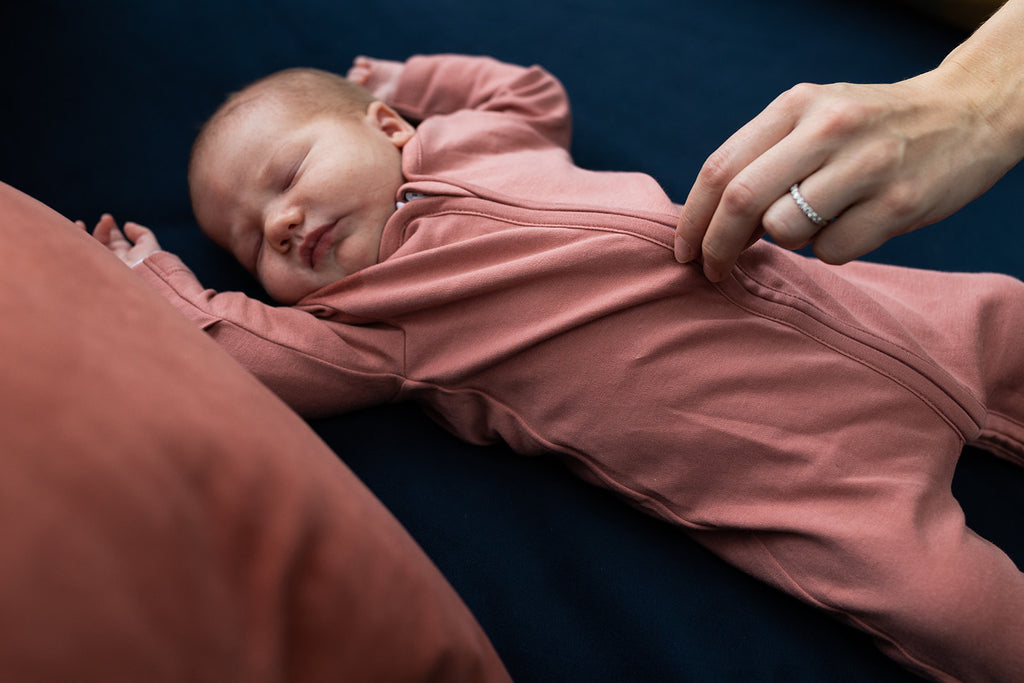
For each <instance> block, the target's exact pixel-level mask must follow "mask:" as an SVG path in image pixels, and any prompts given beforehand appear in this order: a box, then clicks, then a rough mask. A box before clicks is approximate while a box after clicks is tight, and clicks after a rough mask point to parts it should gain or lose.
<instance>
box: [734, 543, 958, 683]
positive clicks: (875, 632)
mask: <svg viewBox="0 0 1024 683" xmlns="http://www.w3.org/2000/svg"><path fill="white" fill-rule="evenodd" d="M747 533H749V534H750V536H751V537H753V539H754V541H755V542H756V543H757V544H758V545H759V546H760V547H761V549H762V550H764V552H765V554H766V555H767V556H768V557H769V558H770V560H771V562H772V564H773V565H775V567H776V568H777V569H778V570H779V571H780V572H781V573H782V575H783V576H785V577H786V580H787V581H789V583H790V585H792V586H793V588H794V589H796V591H797V592H799V593H800V595H802V596H803V598H802V599H804V600H806V601H807V602H808V603H810V604H812V605H814V606H816V607H818V608H819V609H822V610H825V611H826V612H833V613H835V614H841V615H843V616H844V617H846V618H847V619H849V620H850V621H851V622H853V623H854V624H855V625H856V627H857V628H859V629H861V630H862V631H864V632H866V633H868V634H871V635H874V636H875V637H878V638H882V639H884V640H885V641H886V642H887V643H888V644H889V645H890V646H891V647H892V648H893V649H895V650H898V651H899V652H900V653H902V654H903V656H904V657H906V658H907V659H908V660H910V661H912V662H915V663H916V664H917V665H918V666H920V667H921V668H922V669H924V670H926V671H929V672H938V673H941V674H943V675H948V674H947V673H946V672H945V671H943V670H942V669H938V668H936V667H934V666H932V665H931V664H928V663H926V662H924V661H922V660H921V659H920V658H919V657H917V656H914V655H912V654H911V653H910V652H908V651H907V649H906V648H904V647H903V646H902V645H900V644H899V643H898V642H896V640H895V639H894V638H892V637H890V636H889V635H888V634H886V633H885V631H882V630H880V629H877V628H875V627H873V626H870V625H868V624H867V623H865V622H864V621H862V620H861V619H860V618H859V617H856V616H854V615H853V614H850V613H849V612H848V611H846V610H844V609H841V608H839V607H833V606H831V605H829V604H828V603H825V602H822V601H821V600H819V599H818V598H815V597H814V596H813V595H811V594H810V593H808V592H807V591H806V590H805V589H804V587H803V586H801V585H800V583H799V582H798V581H797V580H796V579H794V578H793V576H792V575H791V574H790V573H789V572H788V571H786V568H785V567H784V566H782V563H781V562H779V560H778V558H776V557H775V554H774V553H773V552H772V551H771V549H769V548H768V546H767V545H766V544H765V542H764V541H763V540H762V539H761V534H760V533H759V532H757V531H748V532H747Z"/></svg>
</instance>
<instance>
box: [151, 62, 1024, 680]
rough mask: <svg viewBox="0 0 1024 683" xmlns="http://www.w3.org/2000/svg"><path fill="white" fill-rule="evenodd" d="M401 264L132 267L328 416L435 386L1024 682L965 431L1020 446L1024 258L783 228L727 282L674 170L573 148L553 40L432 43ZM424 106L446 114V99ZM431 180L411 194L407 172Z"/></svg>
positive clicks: (742, 551)
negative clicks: (227, 281) (970, 472)
mask: <svg viewBox="0 0 1024 683" xmlns="http://www.w3.org/2000/svg"><path fill="white" fill-rule="evenodd" d="M390 104H392V105H393V106H394V107H395V108H396V109H397V110H398V111H399V112H401V113H402V114H403V115H405V116H407V117H408V118H410V119H412V120H416V121H422V123H421V124H420V125H419V127H418V129H417V133H416V135H415V136H414V138H413V140H412V141H411V142H410V143H409V144H408V145H407V146H406V147H405V149H404V150H403V170H404V173H405V177H406V179H407V183H406V185H404V186H403V187H402V188H401V191H400V195H399V196H398V197H396V201H404V200H405V199H406V197H407V195H408V196H417V195H423V196H422V197H421V198H416V199H413V200H412V201H408V202H407V203H406V204H404V205H403V206H402V207H401V208H400V209H398V210H397V212H396V213H395V214H394V215H393V216H392V218H391V219H390V220H389V221H388V223H387V226H386V228H385V230H384V236H383V239H382V243H381V246H380V262H379V263H378V264H377V265H374V266H371V267H369V268H367V269H365V270H362V271H360V272H358V273H356V274H354V275H351V276H349V277H346V278H344V279H343V280H340V281H339V282H337V283H335V284H333V285H330V286H329V287H327V288H325V289H322V290H320V291H318V292H315V293H314V294H312V295H310V296H309V297H307V298H305V299H304V300H302V301H301V302H300V303H299V304H298V305H296V306H294V307H271V306H267V305H265V304H262V303H259V302H257V301H254V300H252V299H249V298H247V297H245V296H244V295H242V294H238V293H220V294H218V293H215V292H212V291H209V290H204V289H203V288H202V286H201V285H200V284H199V283H198V282H197V281H196V279H195V277H194V276H193V275H192V273H191V272H190V271H189V270H188V269H187V268H186V267H185V266H184V265H183V264H182V263H181V261H179V260H178V259H177V258H176V257H174V256H173V255H171V254H167V253H158V254H155V255H153V256H151V257H150V258H148V259H147V260H146V261H144V262H143V263H142V264H140V265H139V266H137V267H136V270H137V272H139V273H140V274H141V275H142V276H143V277H145V278H146V279H147V280H149V281H150V282H152V283H153V284H154V286H156V287H158V288H159V289H160V290H161V291H162V292H163V293H164V294H165V295H166V296H167V297H168V298H169V299H170V300H171V301H172V302H174V303H175V304H176V305H177V306H178V307H179V308H180V309H181V310H182V311H184V313H185V314H186V315H188V316H189V317H190V318H192V319H193V320H195V321H196V322H197V323H198V324H200V325H201V326H202V327H203V328H204V329H206V330H207V331H208V332H209V333H210V334H211V335H212V336H213V337H214V338H215V339H216V340H217V341H218V342H220V343H221V344H223V345H224V346H225V347H226V348H227V349H228V350H229V351H230V352H231V353H232V354H233V355H234V356H235V357H237V358H238V359H239V361H241V362H242V363H243V364H244V365H245V366H246V367H248V368H249V369H250V370H251V371H252V372H254V373H255V374H256V375H257V376H259V377H260V378H261V379H262V380H263V381H264V382H265V383H266V384H268V385H269V386H270V387H271V388H272V389H274V390H275V391H276V392H277V393H278V394H279V395H280V396H281V397H282V398H284V399H285V400H286V401H287V402H288V403H289V404H291V405H292V406H293V407H294V408H296V409H297V410H298V411H299V412H301V413H302V414H304V415H306V416H320V415H327V414H332V413H338V412H341V411H345V410H350V409H354V408H357V407H362V406H367V405H372V404H380V403H386V402H392V401H405V400H413V401H417V402H418V403H420V404H422V405H423V406H424V407H425V408H426V409H427V410H428V411H429V412H430V413H431V414H432V415H433V416H434V417H435V418H436V419H437V420H439V421H440V422H441V423H442V424H443V425H445V426H446V427H447V428H449V429H450V430H452V431H453V432H454V433H456V434H457V435H459V436H460V437H462V438H464V439H466V440H468V441H471V442H474V443H489V442H494V441H497V440H504V441H506V442H507V443H508V444H510V445H511V446H512V447H513V448H514V449H516V450H517V451H519V452H521V453H525V454H534V453H555V454H558V455H560V456H561V457H563V459H564V460H565V461H566V462H567V463H569V465H570V466H571V467H572V468H573V469H574V470H575V471H576V472H577V473H579V474H580V475H581V476H583V477H585V478H587V479H588V480H591V481H593V482H595V483H598V484H600V485H601V486H605V487H608V488H610V489H612V490H614V491H616V492H618V493H619V494H621V495H622V496H623V497H624V498H626V499H628V500H629V501H631V502H632V503H633V504H635V505H637V506H639V507H642V508H644V509H646V510H647V511H649V512H651V513H653V514H655V515H658V516H660V517H662V518H664V519H667V520H669V521H671V522H673V523H675V524H677V525H679V526H681V527H682V528H684V529H686V530H687V532H688V533H690V534H691V535H692V536H693V537H694V538H696V539H697V540H698V541H699V542H701V543H703V544H705V545H706V546H707V547H709V548H710V549H712V550H713V551H714V552H716V553H718V554H719V555H721V556H722V557H724V558H725V559H726V560H728V561H730V562H732V563H733V564H735V565H736V566H738V567H740V568H742V569H744V570H745V571H747V572H750V573H751V574H753V575H755V576H757V577H759V578H761V579H762V580H764V581H767V582H769V583H771V584H773V585H775V586H777V587H779V588H780V589H782V590H784V591H787V592H789V593H791V594H792V595H795V596H797V597H798V598H800V599H802V600H805V601H807V602H810V603H813V604H815V605H817V606H819V607H821V608H822V609H825V610H828V611H829V612H831V613H833V614H835V615H837V616H838V617H840V618H843V619H845V620H846V621H848V622H849V623H851V624H854V625H855V626H857V627H859V628H861V629H863V630H865V631H867V632H869V633H871V634H872V635H874V636H875V637H876V638H877V639H878V642H879V644H880V646H881V647H882V648H883V649H885V651H886V652H887V653H889V654H890V655H891V656H893V657H895V658H897V659H899V660H901V661H902V662H904V663H905V664H906V665H908V666H910V667H912V668H913V669H915V670H916V671H918V672H920V673H922V674H924V675H928V676H931V677H933V678H935V679H937V680H1002V681H1010V680H1018V681H1020V680H1024V575H1022V574H1021V572H1020V570H1018V569H1017V567H1016V566H1015V565H1014V564H1013V562H1012V561H1011V560H1010V559H1009V558H1008V557H1007V556H1006V555H1005V554H1004V553H1002V552H1001V551H1000V550H999V549H997V548H996V547H994V546H993V545H991V544H990V543H988V542H987V541H985V540H983V539H981V538H980V537H978V536H977V535H976V534H974V533H972V532H971V531H970V530H969V529H967V528H966V527H965V525H964V519H963V515H962V513H961V510H960V508H959V506H958V504H957V503H956V501H955V500H954V498H953V497H952V494H951V492H950V482H951V479H952V476H953V470H954V466H955V464H956V461H957V458H958V456H959V454H960V451H961V449H962V447H963V446H964V444H965V443H966V442H973V443H980V444H981V445H983V446H984V447H986V448H989V449H990V450H993V451H994V452H996V453H998V454H1000V455H1002V456H1004V457H1008V458H1010V459H1012V460H1015V461H1016V462H1018V463H1022V464H1024V458H1022V453H1024V447H1022V446H1024V424H1022V422H1021V420H1024V356H1022V355H1021V352H1022V351H1024V349H1022V347H1021V345H1020V343H1019V340H1018V339H1017V338H1016V335H1017V334H1019V332H1020V331H1021V330H1024V286H1022V284H1021V283H1020V282H1018V281H1017V280H1014V279H1012V278H1009V277H1004V276H997V275H955V274H940V273H932V272H923V271H912V270H908V269H902V268H895V267H889V266H879V265H872V264H867V263H863V264H860V263H858V264H851V265H848V266H844V267H841V268H835V267H829V266H825V265H823V264H821V263H819V262H817V261H814V260H810V259H805V258H803V257H801V256H798V255H794V254H791V253H789V252H786V251H783V250H781V249H778V248H776V247H774V246H772V245H769V244H767V243H759V244H757V245H755V246H754V247H752V248H750V249H749V250H747V251H746V252H745V253H744V255H743V256H742V257H741V259H740V262H739V265H738V267H737V269H736V271H735V272H734V274H733V276H732V277H731V278H730V279H728V280H726V281H725V282H723V283H721V284H718V285H715V284H711V283H709V282H708V281H707V280H706V279H705V278H704V277H703V276H702V275H701V273H700V271H699V269H698V268H697V267H694V266H690V265H687V266H683V265H680V264H678V263H677V262H676V261H675V260H674V259H673V256H672V240H673V229H674V226H675V223H676V218H677V215H678V206H676V205H674V204H673V203H672V202H671V201H670V200H669V198H668V197H667V196H666V195H665V193H664V192H663V191H662V189H661V188H660V187H659V186H658V184H657V183H656V182H655V181H654V180H653V179H651V178H650V177H648V176H646V175H642V174H632V173H602V172H593V171H587V170H583V169H580V168H578V167H576V166H575V165H574V164H573V162H572V159H571V157H570V155H569V153H568V151H567V148H568V144H569V128H570V126H569V109H568V103H567V100H566V98H565V95H564V92H563V91H562V88H561V86H560V85H559V84H558V82H557V81H556V80H555V79H554V78H552V77H551V76H550V75H548V74H547V73H546V72H544V71H543V70H541V69H539V68H536V67H535V68H531V69H523V68H519V67H514V66H509V65H505V64H500V63H498V62H495V61H493V60H490V59H486V58H465V57H451V56H446V57H416V58H413V59H411V60H409V62H408V64H407V66H406V68H405V71H404V74H403V77H402V80H401V82H400V84H399V88H398V91H397V92H396V94H395V95H394V98H393V100H392V101H391V102H390ZM428 117H429V118H428ZM409 193H414V194H411V195H409Z"/></svg>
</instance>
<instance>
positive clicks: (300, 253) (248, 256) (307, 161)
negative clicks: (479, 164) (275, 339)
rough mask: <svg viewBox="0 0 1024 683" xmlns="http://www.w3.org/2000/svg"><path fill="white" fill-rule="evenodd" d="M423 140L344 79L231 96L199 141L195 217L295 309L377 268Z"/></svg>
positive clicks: (311, 78) (296, 73) (289, 79)
mask: <svg viewBox="0 0 1024 683" xmlns="http://www.w3.org/2000/svg"><path fill="white" fill-rule="evenodd" d="M413 133H414V128H413V127H412V125H411V124H409V123H408V122H407V121H405V120H404V119H403V118H402V117H401V116H399V115H398V114H397V113H396V112H395V111H394V110H393V109H391V108H390V107H388V106H387V105H386V104H384V103H383V102H380V101H378V100H375V99H374V98H373V97H372V96H371V95H370V93H369V92H367V91H366V90H365V89H363V88H361V87H360V86H358V85H356V84H354V83H352V82H350V81H348V80H346V79H344V78H342V77H341V76H338V75H336V74H331V73H328V72H325V71H318V70H315V69H289V70H286V71H281V72H278V73H275V74H271V75H270V76H267V77H265V78H263V79H261V80H259V81H256V82H255V83H253V84H252V85H250V86H248V87H246V88H245V89H243V90H241V91H240V92H238V93H236V94H234V95H232V96H230V97H229V98H228V99H227V101H226V102H225V103H224V104H223V105H222V106H221V107H220V109H218V110H217V112H216V113H215V114H214V115H213V116H212V117H211V118H210V120H209V121H208V122H207V123H206V125H205V126H204V127H203V129H202V131H201V132H200V134H199V136H198V138H197V139H196V142H195V145H194V146H193V149H192V159H191V161H190V162H189V191H190V193H191V195H192V206H193V210H194V211H195V214H196V219H197V220H198V221H199V225H200V226H201V227H202V229H203V231H204V232H205V233H206V234H207V235H209V236H210V238H212V239H213V240H214V241H215V242H216V243H217V244H220V245H221V246H223V247H224V248H226V249H227V250H228V251H230V252H231V253H232V254H234V256H235V258H237V259H238V260H239V262H241V263H242V265H243V266H245V267H246V268H247V269H248V270H249V271H250V272H252V273H253V274H254V275H255V276H256V277H257V279H259V281H260V283H261V284H262V285H263V287H264V288H265V289H266V290H267V293H268V294H270V296H271V297H273V298H274V299H275V300H277V301H279V302H281V303H284V304H293V303H295V302H297V301H298V300H299V299H301V298H302V297H304V296H305V295H307V294H310V293H312V292H314V291H316V290H317V289H320V288H321V287H324V286H326V285H328V284H331V283H332V282H335V281H337V280H339V279H341V278H342V277H344V276H346V275H349V274H351V273H354V272H355V271H357V270H360V269H362V268H365V267H367V266H370V265H372V264H374V263H376V262H377V252H378V248H379V246H380V239H381V233H382V231H383V229H384V224H385V222H387V220H388V218H389V217H390V216H391V214H392V213H393V212H394V211H395V195H396V193H397V191H398V188H399V186H400V185H401V184H402V183H403V182H404V179H403V176H402V156H401V149H402V147H403V146H404V145H405V143H406V142H408V141H409V139H410V138H411V137H412V135H413Z"/></svg>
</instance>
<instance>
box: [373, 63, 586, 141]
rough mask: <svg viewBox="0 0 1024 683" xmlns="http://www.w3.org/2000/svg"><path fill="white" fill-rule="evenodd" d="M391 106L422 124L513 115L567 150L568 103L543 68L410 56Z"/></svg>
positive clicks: (560, 88)
mask: <svg viewBox="0 0 1024 683" xmlns="http://www.w3.org/2000/svg"><path fill="white" fill-rule="evenodd" d="M388 104H390V105H391V106H393V107H394V108H395V109H396V110H397V111H398V112H399V113H400V114H402V115H403V116H405V117H407V118H410V119H413V120H418V121H422V120H423V119H426V118H428V117H430V116H436V115H441V114H451V113H454V112H456V111H459V110H462V109H474V110H478V111H493V112H500V113H503V114H510V115H513V116H516V117H518V118H520V119H522V120H523V121H526V122H527V123H529V124H530V125H531V126H532V127H534V128H535V129H536V130H538V131H539V132H540V133H542V134H543V135H544V136H545V137H547V138H549V139H550V140H551V141H552V142H554V143H555V144H557V145H559V146H560V147H563V148H565V149H568V148H569V142H570V137H571V132H572V131H571V129H572V124H571V114H570V110H569V98H568V97H567V95H566V92H565V89H564V88H563V87H562V84H561V83H560V82H559V81H558V79H556V78H555V77H554V76H552V75H551V74H550V73H548V72H547V71H545V70H544V69H543V68H541V67H539V66H532V67H521V66H515V65H512V64H505V63H503V62H499V61H497V60H495V59H492V58H490V57H465V56H457V55H435V56H416V57H411V58H410V59H409V60H408V61H407V62H406V64H405V69H404V70H403V71H402V76H401V78H400V79H399V82H398V86H397V88H396V90H395V93H394V95H393V96H392V97H391V98H390V101H389V102H388Z"/></svg>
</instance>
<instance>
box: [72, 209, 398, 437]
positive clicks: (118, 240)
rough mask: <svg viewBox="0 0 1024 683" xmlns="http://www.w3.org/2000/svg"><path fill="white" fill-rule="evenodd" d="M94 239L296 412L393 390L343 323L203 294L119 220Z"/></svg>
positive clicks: (362, 401)
mask: <svg viewBox="0 0 1024 683" xmlns="http://www.w3.org/2000/svg"><path fill="white" fill-rule="evenodd" d="M78 225H79V226H81V227H82V228H83V229H84V228H85V225H84V223H82V222H81V221H79V222H78ZM93 235H94V237H95V238H96V239H97V241H99V242H100V243H101V244H103V245H104V246H106V247H107V248H108V249H110V251H111V252H113V253H114V254H116V255H117V256H118V257H119V258H120V259H121V260H122V261H124V262H125V263H126V264H128V265H129V266H131V267H132V270H133V271H134V272H135V273H136V274H137V275H138V276H139V277H140V278H141V279H142V280H144V281H146V282H147V283H149V284H150V285H151V286H152V287H153V288H154V289H155V290H156V291H157V292H158V293H160V294H161V295H162V296H163V297H164V299H166V300H167V301H168V302H169V303H170V304H171V305H172V306H174V308H176V309H177V310H178V311H179V312H181V313H182V314H183V315H184V316H185V317H186V318H188V319H189V320H190V321H191V322H192V323H193V324H195V325H196V327H198V328H199V329H202V330H203V331H205V332H206V333H207V335H208V336H209V337H211V338H212V339H213V340H214V341H216V342H217V343H218V344H219V345H220V346H221V347H222V348H223V349H224V350H225V351H227V352H228V354H229V355H231V356H232V357H233V358H234V359H235V360H236V361H238V362H239V363H240V364H241V365H242V366H243V367H245V368H246V369H247V370H249V371H250V372H251V373H252V374H253V375H255V376H256V377H257V378H258V379H259V380H260V381H262V382H263V383H264V384H265V385H267V386H268V387H269V388H270V389H271V390H272V391H274V393H276V394H277V395H278V396H279V397H280V398H281V399H283V400H284V401H285V402H286V403H287V404H288V405H290V406H291V407H292V408H293V409H295V410H296V411H297V412H298V413H299V414H301V415H303V416H305V417H321V416H325V415H335V414H338V413H341V412H345V411H349V410H353V409H356V408H361V407H366V406H369V405H376V404H380V403H385V402H387V401H389V400H390V399H391V398H392V397H393V396H394V394H395V393H396V392H397V391H398V380H397V379H395V378H394V377H393V376H392V375H389V374H387V373H385V372H376V373H374V372H367V370H373V369H375V368H374V367H373V361H374V359H376V358H377V355H378V354H375V353H373V352H369V353H365V352H363V351H362V349H363V348H364V347H365V346H366V345H365V344H352V343H350V341H349V334H350V333H351V330H350V329H348V326H346V325H342V324H335V323H331V322H328V321H325V320H321V319H318V318H317V317H315V316H313V315H312V314H310V313H308V312H306V311H303V310H300V309H298V308H293V307H287V306H269V305H267V304H264V303H263V302H261V301H257V300H256V299H253V298H250V297H248V296H246V295H244V294H242V293H241V292H215V291H213V290H211V289H207V288H205V287H203V285H202V284H201V283H200V282H199V280H198V279H197V278H196V276H195V275H194V274H193V273H192V271H191V270H190V269H189V268H188V267H187V266H186V265H185V264H184V263H183V262H182V261H181V259H179V258H178V257H177V256H175V255H174V254H171V253H169V252H166V251H163V250H161V249H160V246H159V244H158V243H157V240H156V237H155V236H154V235H153V233H152V232H151V231H150V230H148V229H147V228H144V227H143V226H141V225H138V224H137V223H125V225H124V230H123V232H122V231H121V230H120V229H118V227H117V224H116V223H115V222H114V219H113V218H112V217H110V216H109V215H104V216H103V218H101V219H100V222H99V223H98V224H97V226H96V229H95V230H94V231H93Z"/></svg>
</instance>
